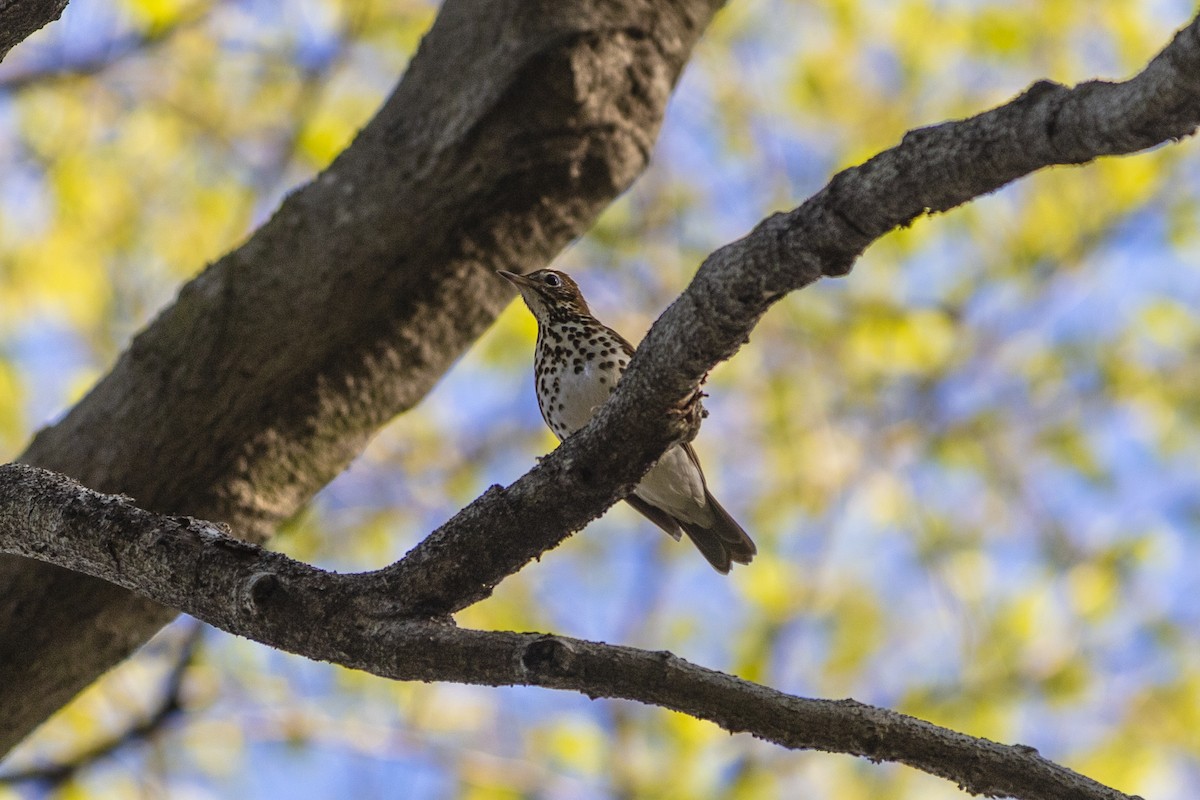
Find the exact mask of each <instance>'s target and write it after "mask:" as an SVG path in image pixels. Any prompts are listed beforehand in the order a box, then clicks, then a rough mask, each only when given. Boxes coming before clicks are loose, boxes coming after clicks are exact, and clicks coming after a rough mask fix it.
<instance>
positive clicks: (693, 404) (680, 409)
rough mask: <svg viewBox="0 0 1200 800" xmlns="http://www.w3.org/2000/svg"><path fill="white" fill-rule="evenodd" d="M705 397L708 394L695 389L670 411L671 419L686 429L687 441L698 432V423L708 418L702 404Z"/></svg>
mask: <svg viewBox="0 0 1200 800" xmlns="http://www.w3.org/2000/svg"><path fill="white" fill-rule="evenodd" d="M705 397H708V394H707V393H706V392H702V391H700V389H699V388H697V389H695V390H693V391H692V393H691V394H690V395H688V396H687V397H685V398H684V399H683V400H682V401H680V402H679V403H678V404H677V405H675V406H674V407H673V408H672V409H671V411H670V413H671V416H672V417H674V418H676V419H678V420H679V421H680V422H682V423H684V424H685V425H686V426H687V427H688V431H689V432H688V436H687V441H691V440H692V439H694V438H695V437H696V433H697V432H699V430H700V421H701V420H703V419H704V418H705V417H707V416H708V411H707V410H706V409H705V408H704V403H703V402H702V401H703V399H704V398H705Z"/></svg>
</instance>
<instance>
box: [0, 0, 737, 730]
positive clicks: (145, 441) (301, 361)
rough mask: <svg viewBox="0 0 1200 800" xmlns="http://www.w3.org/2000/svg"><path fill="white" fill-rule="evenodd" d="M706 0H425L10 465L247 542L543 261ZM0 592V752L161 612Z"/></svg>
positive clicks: (90, 595)
mask: <svg viewBox="0 0 1200 800" xmlns="http://www.w3.org/2000/svg"><path fill="white" fill-rule="evenodd" d="M19 1H20V2H26V1H27V0H19ZM2 2H3V0H0V3H2ZM719 5H720V2H719V0H672V1H671V2H659V0H585V1H584V2H577V3H562V2H559V1H558V0H493V1H492V2H488V3H482V4H481V3H476V2H472V1H471V0H447V2H446V3H445V4H444V5H443V6H442V9H441V12H440V13H439V15H438V18H437V20H436V22H435V23H434V25H433V28H432V29H431V30H430V31H429V33H428V34H427V36H426V37H425V39H424V41H423V42H422V44H421V47H420V50H419V52H418V53H417V54H416V56H415V57H414V58H413V61H412V63H411V64H410V66H409V68H408V71H407V73H406V74H405V77H404V79H403V81H402V82H401V83H400V85H399V86H398V88H397V89H396V91H395V92H394V93H393V94H392V96H391V97H390V98H388V100H387V101H386V103H384V105H383V107H382V108H381V110H380V111H379V113H378V114H377V115H376V117H375V118H374V119H373V120H372V121H371V122H370V123H369V124H368V125H367V126H366V128H364V129H363V130H362V131H361V132H360V133H359V135H358V137H357V138H356V139H355V141H354V143H353V144H352V145H351V146H350V147H349V148H348V149H347V150H346V151H345V152H344V153H342V155H341V156H339V157H338V159H337V160H336V161H335V162H334V163H333V164H332V165H331V166H330V167H329V168H328V169H327V170H325V172H323V173H322V174H321V175H320V177H318V178H317V179H316V180H314V181H313V182H312V183H310V184H308V185H307V186H305V187H303V188H301V189H299V190H298V191H296V192H295V193H293V194H292V195H290V196H289V197H288V198H287V199H286V200H285V201H284V203H283V204H282V206H281V208H280V209H279V210H278V212H277V213H276V214H275V215H274V217H273V218H272V219H271V220H270V221H268V222H267V223H266V224H265V225H263V226H262V228H260V229H259V230H258V231H256V232H255V233H254V235H253V236H251V237H250V239H249V240H248V241H247V242H246V243H245V244H244V245H242V246H241V247H240V248H238V249H237V250H235V251H233V252H232V253H230V254H229V255H227V256H225V257H224V258H222V259H220V260H219V261H217V262H216V263H214V264H212V265H211V266H209V267H208V268H207V269H206V270H205V271H204V272H203V273H202V274H201V275H200V276H198V277H197V278H196V279H195V280H193V281H191V282H190V283H189V284H187V285H186V286H185V287H184V288H183V289H182V290H181V291H180V293H179V296H178V298H177V299H176V301H175V303H174V304H173V305H172V306H171V307H170V308H168V309H166V310H165V311H163V312H162V314H161V315H160V316H159V317H158V319H156V320H155V321H154V322H153V323H152V324H151V325H150V326H149V327H148V328H147V329H146V330H144V331H143V332H142V333H141V334H139V335H138V336H137V337H136V339H135V340H134V342H133V343H132V345H131V346H130V348H129V350H128V351H127V352H125V353H124V354H123V355H122V356H121V357H120V359H119V360H118V361H117V363H116V364H115V365H114V366H113V368H112V371H111V372H110V373H109V374H108V375H107V376H106V377H105V378H104V379H103V380H101V381H100V383H99V384H98V385H97V386H96V387H95V388H94V389H93V390H92V391H91V393H90V394H89V395H88V396H87V397H86V398H85V399H84V400H82V401H81V402H80V403H79V404H78V405H77V406H76V407H75V408H73V409H72V410H71V412H70V413H69V414H68V415H67V416H66V417H65V418H64V419H63V420H61V421H60V422H58V423H57V424H55V425H54V426H52V427H50V428H47V429H46V430H43V431H41V432H40V433H39V434H38V436H37V437H36V438H35V440H34V441H33V443H32V444H31V445H30V447H29V449H28V450H27V451H26V452H25V453H24V454H23V455H22V456H21V459H20V460H22V461H24V462H26V463H30V464H36V465H38V466H42V467H46V468H48V469H53V470H54V471H56V472H61V473H64V474H68V475H71V476H73V477H75V478H77V479H79V480H81V481H82V482H84V483H85V484H87V485H89V486H92V487H94V488H97V489H101V490H104V491H109V492H123V493H125V494H128V495H131V496H134V497H136V498H137V499H138V502H139V503H141V504H142V505H143V506H145V507H147V508H151V509H155V510H158V511H169V512H172V513H188V514H194V515H197V516H200V517H203V518H206V519H217V520H222V521H224V522H227V523H229V524H231V525H234V526H236V527H237V529H238V531H239V533H241V534H243V535H246V536H248V537H251V538H253V539H256V540H261V539H262V538H264V537H266V536H267V535H268V534H269V533H270V531H271V530H272V529H273V527H274V525H275V523H276V522H278V521H279V520H280V519H282V518H284V517H286V516H288V515H290V514H292V513H294V512H295V511H296V510H297V508H298V507H299V506H300V505H302V504H303V503H304V502H306V501H307V500H308V499H309V498H310V497H311V496H312V494H313V493H314V492H316V491H317V489H318V488H320V487H321V486H322V485H323V484H324V483H326V482H327V481H328V480H330V479H331V478H332V477H333V476H334V475H336V474H337V473H338V472H340V471H341V470H342V469H343V468H344V467H345V465H346V464H347V463H348V462H349V461H350V460H351V459H353V458H354V457H355V456H356V455H357V454H358V453H359V452H360V451H361V449H362V448H363V447H364V446H365V444H366V442H367V441H368V439H369V437H370V436H371V435H372V434H373V433H374V432H375V431H376V430H377V429H378V428H379V427H380V426H381V425H382V424H384V422H386V421H387V420H389V419H391V418H392V417H393V416H394V415H395V414H397V413H399V412H401V411H403V410H405V409H408V408H410V407H411V406H412V405H414V404H415V403H416V402H418V401H419V400H420V398H421V397H423V396H424V394H425V393H426V392H427V391H428V390H429V388H430V387H432V385H433V384H434V383H435V382H436V380H437V379H438V378H439V377H440V376H441V375H442V374H443V373H444V372H445V370H446V369H447V368H448V367H449V366H450V364H452V363H453V362H454V360H455V359H456V358H457V357H458V356H459V355H460V354H461V353H462V352H463V350H465V348H466V347H467V346H468V345H469V344H470V343H471V342H472V341H474V340H475V338H477V337H478V336H479V335H480V334H481V333H482V332H483V331H484V330H485V329H486V328H487V326H488V325H489V324H491V322H492V321H493V320H494V318H495V316H496V314H498V313H499V311H500V310H501V309H502V308H503V307H504V306H505V305H506V304H507V302H508V301H509V299H510V298H511V296H512V290H511V288H510V287H507V286H504V285H503V282H502V281H500V280H499V279H497V278H496V277H495V276H494V275H493V270H495V269H498V268H505V269H510V270H517V271H526V270H529V269H533V268H536V267H538V266H542V265H544V264H545V263H546V262H547V261H548V260H549V259H550V258H552V257H553V256H554V254H555V253H557V252H558V250H559V249H560V248H562V247H563V246H564V245H565V244H566V243H567V242H568V241H570V240H571V239H572V238H573V237H575V236H577V235H578V234H580V233H581V232H583V231H584V230H586V229H587V227H588V226H589V225H590V224H591V222H592V220H593V219H594V218H595V216H596V215H597V214H598V213H599V211H600V210H601V209H602V208H603V207H604V206H605V205H606V204H607V203H608V202H609V201H611V199H612V198H613V197H615V196H616V195H617V194H618V193H619V192H621V191H622V190H623V189H624V188H625V187H626V186H628V185H629V183H630V182H631V181H632V180H633V179H634V177H636V176H637V175H638V174H639V173H640V171H641V170H642V169H643V168H644V166H645V164H646V160H647V157H648V153H649V152H650V149H651V147H652V145H653V142H654V139H655V136H656V135H657V132H658V128H659V125H660V123H661V120H662V115H663V112H664V108H665V106H666V102H667V99H668V97H669V95H670V92H671V90H672V88H673V86H674V83H675V80H676V79H677V77H678V75H679V73H680V71H681V69H682V68H683V65H684V63H685V62H686V60H687V57H688V55H689V54H690V52H691V48H692V46H693V45H694V44H695V42H696V40H697V39H698V38H699V36H700V34H701V32H702V31H703V30H704V28H705V26H706V25H707V23H708V21H709V19H710V18H711V17H712V15H713V13H715V10H716V8H717V7H718V6H719ZM197 431H203V432H204V433H203V435H197ZM0 586H3V587H5V588H4V592H3V594H0V708H2V709H4V719H3V724H0V754H2V753H4V752H6V751H7V750H8V749H9V748H11V747H12V745H13V744H15V743H16V742H17V741H19V740H20V739H21V738H23V737H24V736H25V735H26V734H27V733H28V732H29V731H30V730H32V728H33V727H34V726H35V725H36V724H38V723H39V722H41V721H42V720H43V719H45V718H46V717H47V716H48V715H49V714H50V713H51V712H52V711H54V710H55V709H57V708H58V707H60V706H61V705H62V704H63V703H65V702H66V701H67V700H69V699H70V698H71V697H72V696H73V695H74V694H75V693H76V692H77V691H79V690H80V689H81V688H83V687H84V686H85V685H87V684H88V683H89V682H91V681H92V680H94V679H95V678H96V677H97V676H98V675H99V674H101V673H102V672H103V671H104V670H105V669H107V668H108V667H110V666H112V665H113V664H114V663H116V662H117V661H119V660H121V659H122V658H124V657H125V656H126V655H128V654H129V653H130V652H131V651H132V650H133V649H135V648H136V647H137V646H138V645H140V644H141V643H142V642H144V641H145V640H146V639H148V638H149V637H150V636H151V635H152V634H153V633H154V632H155V631H156V630H158V629H159V628H160V627H161V626H162V625H163V624H165V623H166V622H167V621H168V620H169V619H170V618H171V617H172V616H173V615H174V613H175V612H174V611H172V610H170V609H165V608H162V607H160V606H158V605H156V604H154V603H150V602H147V601H146V600H144V599H143V598H140V597H137V596H135V595H132V594H130V593H129V592H126V591H123V590H118V589H116V588H115V587H114V586H112V585H110V584H106V583H103V582H100V581H95V580H92V579H89V578H86V577H84V576H81V575H78V574H74V573H71V572H68V571H65V570H60V569H55V568H53V567H50V566H47V565H44V564H39V563H36V562H31V561H28V560H22V559H17V558H13V557H0Z"/></svg>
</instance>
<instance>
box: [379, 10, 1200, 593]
mask: <svg viewBox="0 0 1200 800" xmlns="http://www.w3.org/2000/svg"><path fill="white" fill-rule="evenodd" d="M1197 125H1200V17H1198V18H1196V19H1194V20H1193V21H1192V22H1191V23H1190V24H1189V25H1188V26H1187V27H1185V28H1183V29H1182V30H1181V31H1179V32H1178V33H1177V34H1176V36H1175V37H1174V39H1173V40H1172V41H1171V43H1170V44H1169V45H1167V47H1166V48H1165V49H1164V50H1163V51H1162V52H1161V53H1159V55H1158V56H1156V57H1155V58H1154V60H1153V61H1151V62H1150V64H1149V65H1148V66H1147V67H1146V69H1145V70H1144V71H1142V72H1141V73H1140V74H1138V75H1137V76H1136V77H1134V78H1132V79H1130V80H1128V81H1125V82H1123V83H1107V82H1102V81H1090V82H1088V83H1084V84H1080V85H1079V86H1076V87H1075V88H1072V89H1068V88H1066V87H1064V86H1061V85H1058V84H1054V83H1050V82H1046V81H1042V82H1039V83H1036V84H1034V85H1033V86H1031V87H1030V88H1029V89H1028V90H1026V91H1025V93H1024V94H1022V95H1020V96H1019V97H1017V98H1015V99H1014V100H1012V101H1011V102H1009V103H1006V104H1004V105H1002V106H999V107H998V108H994V109H992V110H990V111H986V112H984V113H982V114H979V115H978V116H974V117H971V118H969V119H964V120H960V121H955V122H946V123H942V124H940V125H935V126H932V127H929V128H921V129H918V130H914V131H910V132H909V133H908V134H907V135H906V136H905V137H904V140H903V141H902V142H901V143H900V144H899V145H897V146H896V147H894V148H892V149H890V150H886V151H884V152H882V153H880V154H879V155H877V156H875V157H874V158H872V159H870V160H869V161H867V162H866V163H864V164H862V165H859V166H856V167H851V168H849V169H847V170H844V171H843V172H840V173H838V174H837V175H836V176H834V178H833V180H832V181H830V183H829V184H828V185H827V186H826V187H825V188H824V189H822V190H821V191H820V192H818V193H817V194H815V195H814V196H813V197H811V198H809V199H808V200H807V201H805V202H804V203H803V204H802V205H800V206H799V207H798V208H795V209H793V210H792V211H789V212H787V213H780V214H775V215H773V216H772V217H770V218H768V219H767V220H765V221H763V222H762V223H761V224H759V225H758V227H756V228H755V229H754V231H753V232H751V233H750V234H749V235H747V236H746V237H745V238H743V239H741V240H739V241H736V242H733V243H732V244H729V245H726V246H725V247H722V248H721V249H720V250H717V251H716V252H715V253H713V254H712V255H710V256H709V257H708V258H707V259H705V261H704V263H703V264H702V265H701V267H700V270H699V272H698V273H697V275H696V278H695V280H693V281H692V283H691V285H690V286H688V288H687V290H686V291H685V292H684V293H683V294H682V295H681V296H680V297H679V298H678V299H677V300H676V301H675V302H674V303H673V304H672V305H671V306H670V307H669V308H668V309H667V310H666V311H665V312H664V313H663V314H662V316H661V317H660V318H659V319H658V321H657V322H655V324H654V326H653V327H651V329H650V331H649V333H647V335H646V337H645V339H644V340H643V341H642V344H641V345H640V346H639V347H638V350H637V353H636V354H635V355H634V358H633V360H632V361H631V362H630V365H629V369H628V371H627V372H626V373H625V375H624V377H623V378H622V379H621V383H620V386H619V387H618V389H617V391H616V392H615V393H614V394H613V396H612V397H611V398H609V400H608V402H607V403H606V404H605V405H604V407H603V408H602V409H601V410H600V411H599V412H598V413H597V415H596V417H595V419H593V420H592V422H591V423H590V424H589V425H588V426H587V427H586V428H584V429H582V430H581V431H579V432H578V433H577V434H575V435H574V436H572V437H571V438H570V439H568V440H567V441H566V442H564V443H563V444H562V445H561V446H560V447H559V448H558V449H557V450H555V451H554V453H552V454H551V455H550V456H549V457H548V458H545V459H543V460H542V461H541V463H539V464H538V465H537V466H536V467H535V468H534V469H532V470H530V471H529V472H528V473H527V474H526V475H524V476H523V477H521V478H520V479H519V480H518V481H516V482H515V483H513V484H512V485H511V486H509V487H507V488H503V489H502V488H500V487H498V486H493V487H492V488H491V489H490V490H489V491H488V492H487V493H485V494H484V495H483V496H481V497H480V498H478V499H477V500H476V501H474V502H473V503H471V504H470V505H469V506H467V507H466V508H465V509H463V510H462V511H461V512H459V514H458V515H456V516H455V517H454V518H453V519H451V520H450V521H449V522H447V523H446V524H445V525H443V526H442V527H441V528H439V529H438V530H436V531H434V532H433V533H432V534H431V535H430V536H429V537H428V538H426V539H425V540H424V541H423V542H421V544H419V545H418V546H417V547H416V548H414V549H413V550H412V551H411V552H410V553H409V554H408V555H407V556H406V557H405V558H404V559H403V560H402V561H399V562H397V563H396V564H395V565H393V566H392V567H390V568H388V569H387V570H385V571H384V573H383V575H384V577H385V579H386V580H387V581H388V582H390V584H391V585H392V586H394V587H395V597H396V602H397V610H398V611H405V612H410V613H416V614H419V615H426V614H434V615H435V614H445V613H451V612H454V611H457V610H459V609H461V608H464V607H466V606H468V605H471V604H472V603H475V602H477V601H479V600H480V599H482V598H484V597H486V596H488V595H489V594H490V593H491V590H492V588H493V587H494V586H495V585H496V584H497V583H499V582H500V581H501V580H503V579H504V578H505V577H506V576H507V575H510V574H512V573H513V572H516V571H517V570H519V569H520V568H521V567H522V566H523V565H525V564H526V563H528V562H529V561H530V560H531V559H533V558H536V557H537V556H538V555H540V554H541V553H542V552H544V551H546V550H548V549H550V548H552V547H555V546H556V545H558V544H559V543H560V542H561V541H562V540H563V539H564V538H566V537H567V536H568V535H570V533H571V532H572V531H576V530H579V529H580V528H582V527H583V526H584V525H586V524H587V523H588V522H589V521H591V520H592V519H595V518H596V517H598V516H599V515H600V514H601V513H603V511H604V510H605V509H606V508H608V507H609V506H610V505H612V504H613V503H615V502H616V501H617V500H618V499H620V498H621V497H622V496H624V494H626V493H627V492H628V491H629V490H630V489H631V488H632V487H633V486H634V485H636V482H637V480H638V479H639V478H640V477H641V476H642V475H644V474H645V472H646V470H647V469H649V467H650V465H651V464H653V463H654V461H655V460H656V459H657V458H658V457H659V456H661V455H662V453H663V452H665V450H666V449H667V448H668V447H669V446H670V445H671V444H672V443H674V442H677V441H679V440H680V439H682V438H686V437H687V436H689V435H691V434H692V432H693V428H692V426H691V425H689V424H688V420H687V418H686V416H684V415H681V414H680V413H679V410H680V408H681V407H683V406H686V404H687V403H688V402H689V398H691V397H692V395H693V393H694V392H695V391H696V387H697V385H698V384H699V383H700V382H701V381H702V380H703V378H704V376H705V375H706V374H707V372H708V370H710V369H711V368H712V367H713V366H714V365H716V364H717V363H719V362H720V361H722V360H724V359H727V358H729V357H730V356H732V355H733V354H734V353H735V352H736V351H737V349H738V348H739V347H740V346H741V345H742V344H743V343H744V342H746V341H747V340H748V338H749V336H750V332H751V331H752V330H753V329H754V326H755V325H756V324H757V322H758V320H759V319H760V318H761V316H762V315H763V314H764V313H765V312H766V311H767V309H768V308H770V306H771V305H773V304H774V303H776V302H777V301H778V300H780V299H781V298H782V297H784V296H785V295H786V294H787V293H789V292H791V291H794V290H796V289H800V288H803V287H804V286H807V285H808V284H810V283H813V282H814V281H816V280H817V279H819V278H821V277H823V276H839V275H844V274H846V273H848V272H849V271H850V268H851V267H852V265H853V264H854V262H855V260H856V259H857V258H858V256H859V255H860V254H861V253H862V252H863V250H865V249H866V248H867V246H868V245H870V244H871V243H872V242H873V241H875V240H876V239H878V238H879V237H880V236H882V235H883V234H885V233H887V232H888V231H891V230H893V229H894V228H897V227H900V226H904V225H908V224H910V223H911V222H912V221H913V220H914V219H916V218H917V217H919V216H921V215H922V214H932V213H934V212H939V211H946V210H949V209H951V208H954V207H955V206H957V205H960V204H962V203H965V202H967V201H969V200H971V199H972V198H975V197H978V196H980V195H983V194H987V193H989V192H992V191H995V190H996V189H999V188H1000V187H1001V186H1004V185H1005V184H1006V183H1009V182H1010V181H1013V180H1015V179H1017V178H1019V177H1021V176H1023V175H1027V174H1029V173H1030V172H1033V171H1035V170H1038V169H1041V168H1044V167H1047V166H1051V165H1055V164H1081V163H1084V162H1087V161H1090V160H1092V159H1094V158H1097V157H1099V156H1104V155H1118V154H1125V153H1133V152H1137V151H1139V150H1144V149H1146V148H1148V147H1153V146H1155V145H1159V144H1162V143H1164V142H1170V141H1176V140H1179V139H1180V138H1182V137H1185V136H1189V135H1191V134H1192V133H1193V132H1194V131H1195V129H1196V127H1197ZM664 419H666V420H670V423H669V424H664V422H663V421H664Z"/></svg>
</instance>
